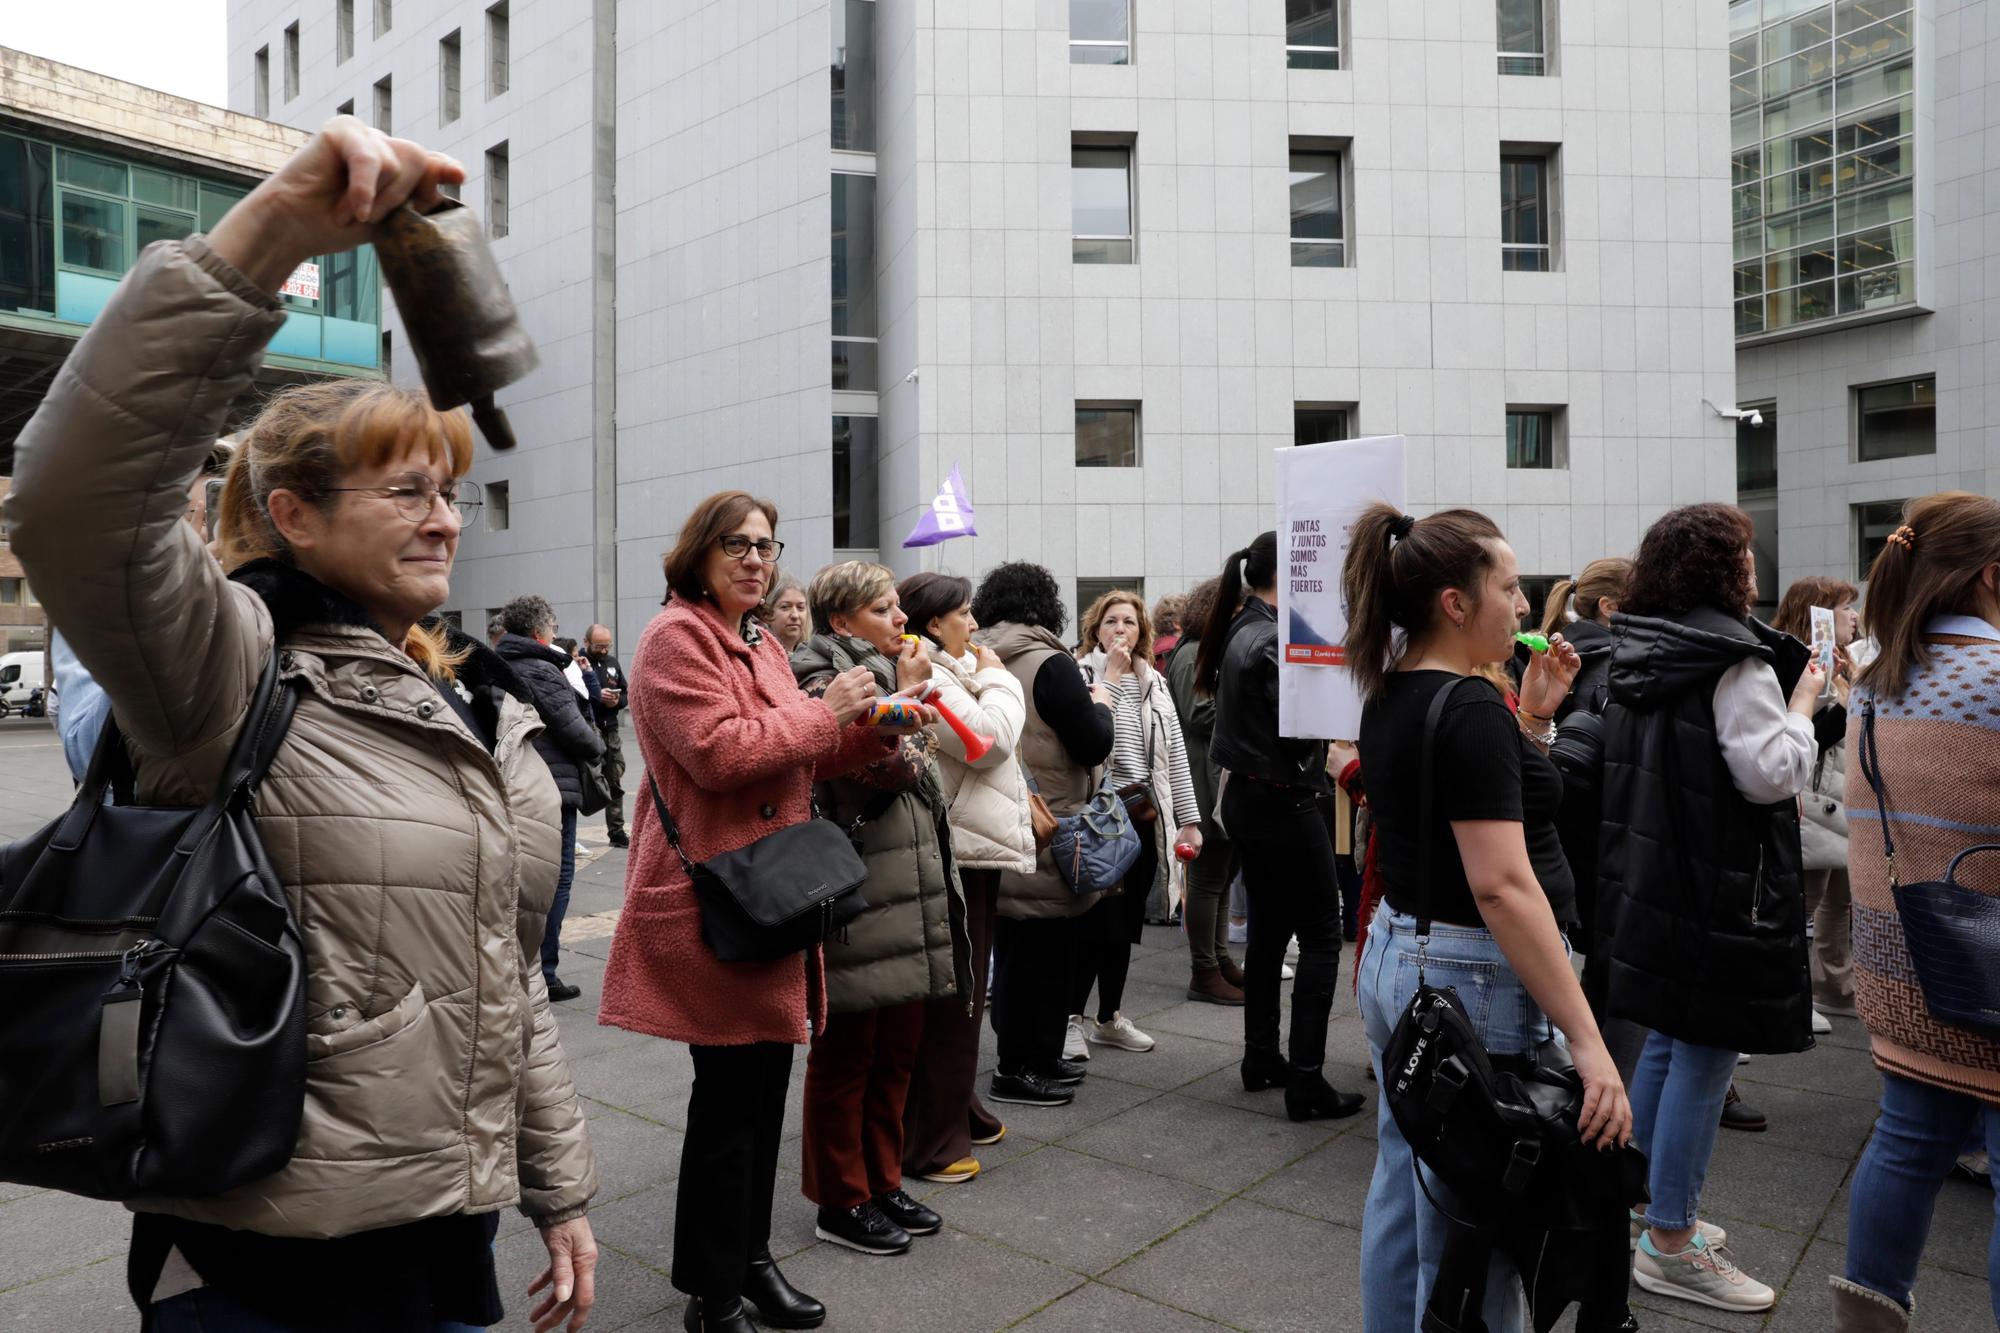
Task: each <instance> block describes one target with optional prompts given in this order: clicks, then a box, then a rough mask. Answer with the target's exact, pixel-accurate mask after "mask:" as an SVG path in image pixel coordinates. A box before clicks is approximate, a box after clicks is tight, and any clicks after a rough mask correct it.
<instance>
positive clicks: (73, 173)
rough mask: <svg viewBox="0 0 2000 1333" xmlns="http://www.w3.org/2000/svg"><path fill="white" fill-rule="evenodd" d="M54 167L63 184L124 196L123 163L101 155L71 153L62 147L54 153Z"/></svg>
mask: <svg viewBox="0 0 2000 1333" xmlns="http://www.w3.org/2000/svg"><path fill="white" fill-rule="evenodd" d="M56 169H57V170H58V171H60V172H61V173H62V183H63V184H64V185H75V186H79V187H81V188H83V189H86V190H95V191H97V192H98V193H99V194H115V195H117V196H119V197H120V198H121V199H122V198H123V197H124V196H125V164H124V163H123V162H111V161H107V160H106V159H104V158H101V157H91V156H89V155H88V154H85V153H73V152H71V151H70V150H69V149H67V148H65V149H62V150H61V151H60V152H58V153H57V154H56Z"/></svg>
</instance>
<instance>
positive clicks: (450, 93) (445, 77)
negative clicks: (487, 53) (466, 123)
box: [438, 28, 462, 125]
mask: <svg viewBox="0 0 2000 1333" xmlns="http://www.w3.org/2000/svg"><path fill="white" fill-rule="evenodd" d="M461 54H462V51H461V45H460V42H459V38H458V30H457V29H456V28H454V29H453V30H452V31H451V32H450V33H449V34H448V35H446V36H445V37H444V39H443V40H441V41H440V42H439V43H438V123H439V124H441V125H449V124H451V123H452V122H453V121H454V120H457V119H458V107H459V99H458V92H459V57H460V55H461Z"/></svg>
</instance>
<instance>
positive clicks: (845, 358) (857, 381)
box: [833, 338, 882, 392]
mask: <svg viewBox="0 0 2000 1333" xmlns="http://www.w3.org/2000/svg"><path fill="white" fill-rule="evenodd" d="M881 351H882V349H881V348H880V347H879V346H878V345H877V344H876V342H875V340H874V339H873V338H835V339H834V340H833V387H834V388H836V389H856V390H861V391H863V392H870V391H874V390H877V389H879V388H880V387H881V385H880V380H879V378H878V376H879V373H880V370H881Z"/></svg>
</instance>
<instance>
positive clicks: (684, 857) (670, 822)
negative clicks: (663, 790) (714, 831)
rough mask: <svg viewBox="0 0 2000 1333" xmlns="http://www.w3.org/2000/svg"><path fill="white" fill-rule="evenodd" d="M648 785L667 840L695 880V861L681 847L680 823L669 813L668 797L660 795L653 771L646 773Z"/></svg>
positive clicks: (689, 875)
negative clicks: (689, 858)
mask: <svg viewBox="0 0 2000 1333" xmlns="http://www.w3.org/2000/svg"><path fill="white" fill-rule="evenodd" d="M646 786H647V787H649V788H650V789H651V790H652V793H653V809H654V810H655V811H657V812H658V814H659V816H660V827H661V828H662V829H664V830H665V831H666V834H667V842H668V844H669V845H671V846H672V847H673V849H674V855H675V856H678V857H679V858H680V859H681V868H682V869H684V870H686V871H687V873H688V879H689V880H693V879H694V877H695V875H694V862H692V861H690V860H688V854H687V852H686V850H685V849H683V848H682V847H681V830H680V825H678V824H676V823H674V817H673V815H671V814H669V813H668V811H667V802H666V798H665V797H663V796H661V795H660V783H659V780H658V779H657V778H655V777H654V776H653V775H652V774H651V773H648V774H647V775H646Z"/></svg>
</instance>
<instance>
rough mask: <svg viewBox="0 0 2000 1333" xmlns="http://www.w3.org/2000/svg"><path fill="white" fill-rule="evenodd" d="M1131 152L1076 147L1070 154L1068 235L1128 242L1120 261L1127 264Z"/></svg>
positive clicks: (1128, 254)
mask: <svg viewBox="0 0 2000 1333" xmlns="http://www.w3.org/2000/svg"><path fill="white" fill-rule="evenodd" d="M1131 167H1132V150H1131V149H1129V148H1119V147H1092V146H1083V145H1079V146H1077V147H1075V148H1072V149H1071V150H1070V189H1071V205H1070V209H1071V213H1070V217H1071V224H1072V234H1073V235H1075V236H1077V237H1079V238H1082V237H1111V238H1114V239H1124V240H1126V241H1127V242H1128V244H1127V247H1126V250H1125V259H1124V260H1123V261H1121V260H1117V259H1110V260H1106V261H1102V262H1110V263H1118V262H1129V260H1130V258H1131V249H1130V245H1129V241H1130V238H1131V235H1132V171H1131Z"/></svg>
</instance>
